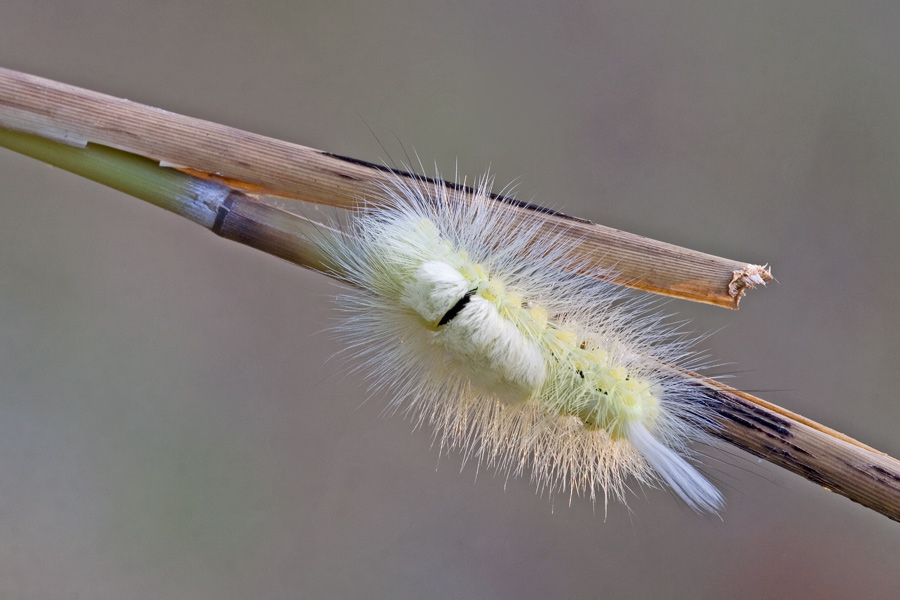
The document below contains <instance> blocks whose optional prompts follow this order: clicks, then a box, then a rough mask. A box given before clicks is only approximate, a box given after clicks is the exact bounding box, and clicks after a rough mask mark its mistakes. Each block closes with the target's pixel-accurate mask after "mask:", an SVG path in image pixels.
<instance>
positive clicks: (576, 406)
mask: <svg viewBox="0 0 900 600" xmlns="http://www.w3.org/2000/svg"><path fill="white" fill-rule="evenodd" d="M490 187H491V181H490V179H489V178H485V179H483V180H482V181H481V183H480V185H479V186H478V188H477V189H476V190H475V193H474V194H473V195H471V196H468V198H464V194H463V193H462V192H460V189H459V188H458V187H455V186H453V185H451V184H445V183H441V182H440V181H437V182H434V181H432V180H426V179H424V178H420V179H416V178H402V177H400V176H399V175H398V176H396V178H395V179H394V180H393V181H392V185H390V186H385V187H384V189H383V190H382V192H381V194H380V197H378V198H375V199H367V201H374V203H376V204H377V205H378V209H377V210H366V211H361V212H359V213H355V216H353V217H352V218H350V219H349V221H348V222H347V223H345V224H342V228H343V233H344V234H345V235H341V236H336V237H326V236H323V239H322V240H321V242H320V243H321V245H322V246H323V250H324V251H325V253H326V254H327V255H328V256H329V258H330V260H331V262H332V263H333V264H334V265H335V275H336V276H338V277H339V278H341V279H343V280H344V281H345V282H347V283H349V284H351V285H352V287H354V288H355V289H356V290H357V291H356V292H355V293H350V294H346V295H342V296H340V297H339V305H340V307H341V309H342V311H343V312H344V313H345V317H346V318H345V319H344V320H343V321H342V323H341V324H340V325H339V326H338V330H339V332H340V334H341V336H342V337H344V338H345V339H346V340H347V341H348V346H349V350H348V351H349V353H350V354H352V355H354V356H355V357H356V358H357V359H358V361H359V368H360V369H361V370H363V371H364V372H365V373H366V375H367V376H368V377H369V378H370V381H371V383H372V388H373V389H386V390H388V391H389V392H390V393H391V394H392V395H393V400H392V407H394V408H398V409H400V410H402V411H403V412H405V413H407V414H409V415H411V416H412V417H413V419H414V420H415V421H416V422H417V423H423V422H425V423H428V424H430V425H432V426H433V427H434V428H435V432H436V434H435V435H436V439H437V440H439V442H440V445H441V448H442V449H444V448H459V449H461V450H462V451H463V453H464V456H465V457H466V458H475V459H476V460H478V461H480V462H483V463H486V464H487V465H489V466H493V467H495V468H497V469H498V470H500V471H503V472H507V473H511V474H513V475H520V474H523V473H524V472H525V471H526V470H527V469H530V470H531V477H532V479H533V481H534V482H535V483H536V485H537V487H538V489H539V490H543V491H548V492H550V493H553V492H559V491H563V490H568V491H569V493H570V494H573V493H578V494H587V495H589V496H590V497H591V498H592V499H595V498H596V497H597V493H598V491H599V492H600V493H602V495H603V498H604V501H607V500H608V499H609V498H610V497H612V498H616V499H619V500H622V501H625V499H626V491H628V490H629V489H630V488H629V486H630V483H631V481H632V480H633V481H635V482H637V483H640V484H646V485H654V484H659V483H663V482H664V483H665V484H667V485H668V486H669V487H670V488H671V489H672V490H673V491H674V492H675V493H676V494H677V495H678V496H680V497H681V498H682V499H683V500H684V502H685V503H687V505H688V506H690V507H691V508H693V509H694V510H696V511H698V512H715V511H717V510H718V509H720V508H721V507H722V506H723V504H724V500H723V497H722V496H721V494H720V493H719V491H718V490H717V489H716V488H715V487H714V486H713V485H712V484H710V483H709V482H708V481H707V480H706V478H705V477H704V476H703V475H701V474H700V473H699V472H698V471H697V469H696V468H695V467H694V465H693V464H692V462H693V461H692V458H691V451H690V450H689V447H688V446H689V444H690V443H692V442H695V441H698V440H699V441H703V440H704V439H705V437H704V434H703V433H702V431H701V428H700V425H701V423H703V422H706V421H708V415H707V414H706V409H705V408H704V406H705V400H706V398H705V397H704V396H703V393H702V391H698V390H699V388H698V386H695V385H691V382H690V381H689V380H686V379H685V378H682V377H678V376H676V375H674V374H672V371H671V370H666V369H660V365H662V364H675V365H681V366H685V365H684V361H685V360H690V357H691V356H693V355H692V353H691V351H690V348H689V345H690V344H689V342H688V341H686V340H685V339H684V338H683V336H680V335H678V334H677V333H675V332H671V331H670V330H666V331H669V332H668V333H660V328H661V327H666V326H665V323H664V322H663V319H662V318H660V317H658V316H655V315H653V314H652V313H650V312H648V311H647V310H646V309H645V308H641V305H640V303H639V302H635V301H627V300H623V293H622V292H621V291H619V290H620V289H621V288H617V287H615V286H613V285H612V284H610V283H607V282H604V281H601V280H600V279H598V278H597V277H596V275H599V273H587V274H585V273H584V271H585V269H584V268H577V267H579V265H574V266H575V267H576V268H574V269H573V265H572V264H571V263H572V260H573V259H572V256H573V255H575V254H574V253H573V252H572V250H573V249H574V246H573V245H574V243H575V242H572V241H570V240H567V239H566V238H564V237H563V236H561V235H552V234H551V235H549V236H548V235H547V234H546V232H544V233H541V232H540V230H539V227H538V226H537V220H536V219H537V217H532V219H533V220H532V221H525V222H523V221H522V219H521V216H515V214H514V212H513V211H510V210H503V208H504V205H503V203H502V202H499V201H498V200H497V199H495V198H492V197H491V194H490ZM505 208H507V209H508V208H509V206H508V205H506V206H505ZM536 214H539V213H536ZM579 271H580V272H581V274H579V273H578V272H579Z"/></svg>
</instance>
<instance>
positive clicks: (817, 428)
mask: <svg viewBox="0 0 900 600" xmlns="http://www.w3.org/2000/svg"><path fill="white" fill-rule="evenodd" d="M0 145H2V146H5V147H7V148H9V149H11V150H15V151H16V152H20V153H22V154H25V155H28V156H31V157H33V158H36V159H38V160H41V161H44V162H47V163H49V164H52V165H55V166H58V167H60V168H63V169H66V170H68V171H71V172H73V173H76V174H79V175H82V176H84V177H87V178H89V179H92V180H94V181H97V182H99V183H102V184H105V185H108V186H110V187H112V188H115V189H117V190H120V191H123V192H125V193H128V194H130V195H133V196H135V197H137V198H140V199H142V200H145V201H147V202H150V203H151V204H154V205H156V206H159V207H161V208H165V209H166V210H169V211H172V212H174V213H176V214H179V215H181V216H184V217H186V218H188V219H190V220H192V221H194V222H196V223H198V224H200V225H202V226H204V227H205V228H207V229H210V230H211V231H213V232H215V233H217V234H218V235H220V236H222V237H225V238H228V239H232V240H234V241H238V242H240V243H242V244H245V245H248V246H251V247H253V248H257V249H259V250H262V251H264V252H267V253H269V254H272V255H274V256H278V257H280V258H283V259H285V260H288V261H290V262H293V263H295V264H298V265H300V266H303V267H307V268H310V269H313V270H316V271H320V272H323V273H325V274H327V275H330V276H339V275H340V273H339V272H338V271H337V269H338V267H337V266H336V265H334V264H331V261H329V259H328V258H327V256H326V255H324V254H323V253H322V252H321V250H320V245H319V244H316V243H315V240H316V239H317V236H323V235H343V234H342V233H341V232H339V231H337V230H335V229H332V228H329V227H328V226H327V225H326V224H323V223H318V222H316V221H314V220H311V219H309V218H306V217H303V216H301V215H298V214H295V213H293V212H288V211H286V210H282V209H281V208H278V207H277V206H272V205H270V204H267V203H266V201H264V200H262V199H260V198H259V197H256V196H255V195H254V194H253V193H249V192H245V191H241V190H238V189H235V188H233V187H230V186H228V185H224V184H223V183H220V182H216V181H210V180H208V179H204V178H200V177H195V176H193V175H190V174H187V173H184V172H182V171H178V170H174V169H171V168H166V167H161V166H159V164H158V163H157V162H155V161H152V160H149V159H146V158H143V157H140V156H136V155H134V154H131V153H128V152H123V151H120V150H115V149H111V148H106V147H103V146H99V145H94V144H88V145H87V146H86V147H84V148H79V147H75V146H70V145H66V144H62V143H58V142H55V141H52V140H48V139H46V138H43V137H39V136H35V135H30V134H26V133H21V132H15V131H9V130H5V129H0ZM660 368H661V369H671V370H675V371H676V372H677V373H678V374H679V376H682V377H684V378H685V379H687V380H689V381H690V382H691V383H692V385H697V386H702V387H703V388H704V390H705V392H706V396H707V397H710V398H712V400H711V401H710V406H709V408H710V409H711V410H712V412H713V414H714V415H715V418H716V420H715V423H710V424H709V425H708V426H707V427H706V429H707V432H708V433H709V434H710V435H712V436H714V437H715V438H718V439H720V440H723V441H725V442H727V443H729V444H733V445H735V446H737V447H738V448H741V449H743V450H745V451H747V452H750V453H751V454H754V455H756V456H758V457H760V458H762V459H765V460H767V461H769V462H771V463H773V464H776V465H778V466H780V467H783V468H785V469H787V470H789V471H792V472H794V473H796V474H798V475H800V476H801V477H804V478H806V479H808V480H810V481H812V482H814V483H817V484H819V485H821V486H823V487H825V488H826V489H829V490H831V491H834V492H836V493H838V494H841V495H843V496H846V497H847V498H849V499H851V500H853V501H854V502H857V503H859V504H862V505H863V506H866V507H868V508H870V509H872V510H874V511H877V512H879V513H881V514H883V515H885V516H887V517H888V518H890V519H893V520H895V521H900V462H898V461H897V460H896V459H894V458H891V457H890V456H887V455H885V454H883V453H881V452H878V451H877V450H874V449H872V448H870V447H868V446H866V445H864V444H862V443H860V442H858V441H856V440H854V439H852V438H850V437H848V436H845V435H843V434H841V433H839V432H837V431H834V430H833V429H830V428H828V427H825V426H823V425H820V424H818V423H815V422H813V421H811V420H809V419H806V418H804V417H802V416H800V415H797V414H795V413H792V412H790V411H788V410H785V409H783V408H780V407H778V406H775V405H773V404H770V403H768V402H766V401H764V400H762V399H760V398H756V397H755V396H752V395H750V394H746V393H744V392H741V391H739V390H736V389H734V388H731V387H729V386H727V385H724V384H722V383H721V382H719V381H716V380H713V379H709V378H705V377H703V376H701V375H698V374H696V373H691V372H687V371H682V370H679V369H677V368H676V367H672V366H668V365H663V364H661V365H660Z"/></svg>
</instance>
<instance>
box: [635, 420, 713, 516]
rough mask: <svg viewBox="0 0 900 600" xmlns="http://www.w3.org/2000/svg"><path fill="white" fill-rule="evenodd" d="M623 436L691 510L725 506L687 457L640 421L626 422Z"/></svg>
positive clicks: (703, 510)
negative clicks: (678, 452) (670, 446)
mask: <svg viewBox="0 0 900 600" xmlns="http://www.w3.org/2000/svg"><path fill="white" fill-rule="evenodd" d="M626 437H627V438H628V441H629V442H631V443H632V445H634V447H635V448H637V449H638V451H639V452H640V453H641V454H642V455H643V456H644V458H645V459H647V462H648V463H650V466H651V467H653V469H654V470H655V471H656V472H657V473H658V474H659V476H660V477H662V478H663V479H664V480H665V482H666V483H667V484H669V487H671V488H672V490H674V491H675V493H676V494H678V495H679V496H681V499H682V500H684V501H685V503H687V505H688V506H690V507H691V508H693V509H694V510H695V511H697V512H717V511H719V510H721V509H722V508H723V507H724V506H725V499H724V498H723V497H722V494H721V493H720V492H719V490H717V489H716V488H715V486H714V485H713V484H711V483H710V482H709V481H707V480H706V478H705V477H703V475H701V474H700V472H699V471H698V470H697V469H695V468H694V467H693V466H692V465H691V464H690V463H689V462H688V461H686V460H685V459H684V458H682V457H681V456H679V455H678V454H676V453H675V452H674V451H673V450H672V449H671V448H669V447H668V446H666V445H665V444H663V443H662V442H660V441H659V440H657V439H656V438H655V437H653V434H652V433H650V432H649V431H648V430H647V428H646V427H644V425H643V424H642V423H640V422H632V423H629V425H628V428H627V433H626Z"/></svg>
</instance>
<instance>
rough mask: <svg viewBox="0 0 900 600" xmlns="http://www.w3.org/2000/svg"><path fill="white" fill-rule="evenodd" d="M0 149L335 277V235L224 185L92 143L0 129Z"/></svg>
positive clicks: (334, 230)
mask: <svg viewBox="0 0 900 600" xmlns="http://www.w3.org/2000/svg"><path fill="white" fill-rule="evenodd" d="M0 146H5V147H6V148H9V149H10V150H14V151H16V152H19V153H21V154H24V155H26V156H30V157H32V158H35V159H37V160H40V161H42V162H45V163H48V164H51V165H54V166H56V167H59V168H61V169H65V170H66V171H69V172H71V173H75V174H76V175H81V176H82V177H85V178H87V179H91V180H93V181H96V182H97V183H101V184H103V185H106V186H109V187H111V188H113V189H116V190H119V191H121V192H124V193H126V194H129V195H131V196H134V197H136V198H139V199H141V200H144V201H146V202H149V203H150V204H153V205H155V206H159V207H160V208H164V209H166V210H168V211H171V212H174V213H176V214H178V215H181V216H182V217H186V218H188V219H190V220H192V221H194V222H195V223H199V224H200V225H203V226H204V227H206V228H207V229H210V230H212V231H213V232H214V233H216V234H217V235H220V236H222V237H224V238H226V239H230V240H233V241H236V242H239V243H241V244H244V245H246V246H250V247H252V248H256V249H257V250H262V251H263V252H267V253H269V254H272V255H274V256H278V257H279V258H283V259H285V260H287V261H290V262H292V263H294V264H297V265H300V266H302V267H306V268H308V269H313V270H315V271H320V272H323V273H325V274H327V275H330V276H332V277H340V272H341V271H340V266H339V265H338V264H335V262H334V261H333V260H331V259H330V258H329V256H328V254H327V252H324V251H323V249H322V248H323V246H324V245H327V240H328V239H330V238H332V237H334V236H341V235H343V233H342V232H341V231H339V230H337V229H334V228H332V227H330V226H328V225H325V224H322V223H318V222H315V221H312V220H310V219H308V218H306V217H304V216H302V215H299V214H294V213H292V212H288V211H285V210H281V209H279V208H277V207H274V206H270V205H268V204H265V203H263V202H260V201H259V200H257V199H255V198H253V197H250V196H247V195H246V194H243V193H241V192H240V191H237V190H234V189H232V188H230V187H228V186H226V185H223V184H220V183H216V182H213V181H207V180H205V179H200V178H199V177H194V176H193V175H188V174H186V173H182V172H181V171H178V170H176V169H171V168H166V167H161V166H160V165H159V164H158V163H157V162H156V161H153V160H150V159H147V158H143V157H141V156H137V155H135V154H131V153H128V152H123V151H122V150H115V149H113V148H109V147H106V146H99V145H96V144H87V146H85V147H84V148H79V147H76V146H69V145H66V144H62V143H60V142H56V141H53V140H50V139H47V138H42V137H38V136H35V135H31V134H28V133H21V132H18V131H11V130H9V129H3V128H0Z"/></svg>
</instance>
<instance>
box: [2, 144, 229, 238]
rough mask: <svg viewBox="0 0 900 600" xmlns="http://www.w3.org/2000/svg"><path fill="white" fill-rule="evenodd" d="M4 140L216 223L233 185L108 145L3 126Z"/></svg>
mask: <svg viewBox="0 0 900 600" xmlns="http://www.w3.org/2000/svg"><path fill="white" fill-rule="evenodd" d="M0 146H5V147H6V148H9V149H10V150H14V151H15V152H18V153H20V154H24V155H26V156H30V157H32V158H35V159H37V160H40V161H42V162H45V163H48V164H51V165H53V166H56V167H59V168H61V169H65V170H66V171H70V172H72V173H75V174H76V175H81V176H82V177H85V178H87V179H91V180H93V181H96V182H97V183H101V184H103V185H106V186H108V187H111V188H113V189H116V190H119V191H121V192H125V193H126V194H129V195H131V196H134V197H136V198H140V199H141V200H144V201H146V202H149V203H150V204H154V205H156V206H159V207H160V208H164V209H166V210H169V211H172V212H174V213H176V214H179V215H181V216H183V217H186V218H188V219H190V220H192V221H194V222H196V223H199V224H201V225H203V226H205V227H211V226H212V224H213V222H214V220H215V217H216V206H215V204H216V203H215V201H213V202H211V201H210V200H212V199H218V200H221V199H223V198H224V197H225V196H226V195H227V194H228V192H229V191H230V190H229V188H227V187H226V186H224V185H221V184H217V183H214V182H210V181H205V180H202V179H199V178H197V177H193V176H191V175H187V174H185V173H182V172H180V171H176V170H175V169H168V168H164V167H160V166H159V163H157V162H155V161H152V160H150V159H147V158H143V157H141V156H137V155H134V154H130V153H128V152H123V151H121V150H115V149H113V148H108V147H106V146H98V145H95V144H88V145H87V146H86V147H84V148H79V147H75V146H68V145H66V144H61V143H59V142H55V141H52V140H49V139H47V138H42V137H39V136H36V135H31V134H28V133H21V132H18V131H11V130H9V129H3V128H0Z"/></svg>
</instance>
